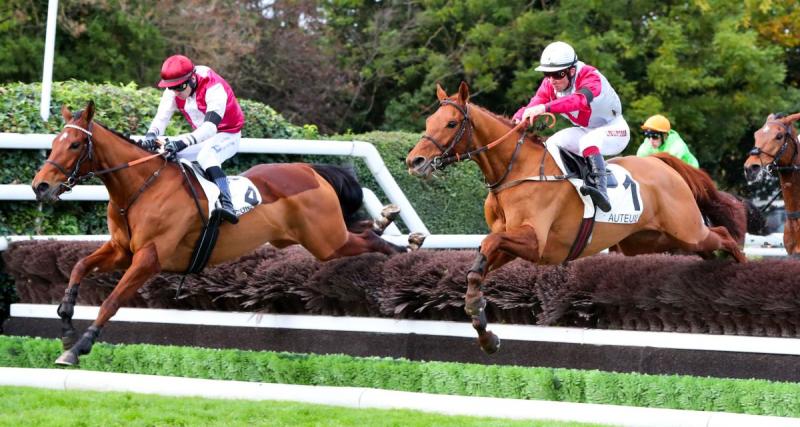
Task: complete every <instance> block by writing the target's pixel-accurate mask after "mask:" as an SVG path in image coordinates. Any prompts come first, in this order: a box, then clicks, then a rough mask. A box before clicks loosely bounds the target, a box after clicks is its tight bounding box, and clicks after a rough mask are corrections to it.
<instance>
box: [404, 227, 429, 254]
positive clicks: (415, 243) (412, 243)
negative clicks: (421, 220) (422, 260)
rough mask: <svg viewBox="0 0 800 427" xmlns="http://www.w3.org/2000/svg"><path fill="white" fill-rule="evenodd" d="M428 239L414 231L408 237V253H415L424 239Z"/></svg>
mask: <svg viewBox="0 0 800 427" xmlns="http://www.w3.org/2000/svg"><path fill="white" fill-rule="evenodd" d="M426 237H428V236H426V235H424V234H422V233H420V232H419V231H415V232H413V233H411V234H409V235H408V249H409V250H410V251H416V250H418V249H419V248H421V247H422V244H423V243H424V242H425V238H426Z"/></svg>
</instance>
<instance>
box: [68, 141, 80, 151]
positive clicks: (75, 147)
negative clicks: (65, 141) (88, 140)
mask: <svg viewBox="0 0 800 427" xmlns="http://www.w3.org/2000/svg"><path fill="white" fill-rule="evenodd" d="M80 146H81V143H80V142H73V143H72V144H70V145H69V149H70V150H75V149H77V148H78V147H80Z"/></svg>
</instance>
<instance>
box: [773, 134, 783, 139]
mask: <svg viewBox="0 0 800 427" xmlns="http://www.w3.org/2000/svg"><path fill="white" fill-rule="evenodd" d="M775 139H783V134H782V133H779V134H778V136H776V137H775Z"/></svg>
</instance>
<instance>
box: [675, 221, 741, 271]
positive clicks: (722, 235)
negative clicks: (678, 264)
mask: <svg viewBox="0 0 800 427" xmlns="http://www.w3.org/2000/svg"><path fill="white" fill-rule="evenodd" d="M708 231H709V232H708V234H707V235H706V237H705V238H704V239H703V240H701V241H699V242H697V243H690V242H685V241H680V240H678V242H679V243H680V245H681V247H682V248H683V249H684V250H686V251H689V252H695V253H697V254H699V255H700V256H703V257H708V255H709V254H710V253H713V252H714V251H716V250H719V249H722V250H723V251H725V252H728V253H729V254H731V255H732V256H733V258H734V259H735V260H736V261H737V262H740V263H741V262H747V257H746V256H745V255H744V252H742V249H741V248H739V244H738V243H736V240H734V239H733V237H732V236H731V233H730V232H728V229H727V228H725V227H708ZM673 237H674V236H673ZM676 239H677V238H676Z"/></svg>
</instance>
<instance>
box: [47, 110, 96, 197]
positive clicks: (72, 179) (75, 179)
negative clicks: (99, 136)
mask: <svg viewBox="0 0 800 427" xmlns="http://www.w3.org/2000/svg"><path fill="white" fill-rule="evenodd" d="M92 124H93V123H92V122H89V129H84V128H82V127H80V126H78V125H73V124H66V125H64V128H70V129H77V130H79V131H81V132H83V133H85V134H86V145H85V146H84V150H83V151H81V156H80V157H78V161H77V162H75V167H74V168H73V169H72V172H67V169H66V168H65V167H64V166H61V165H60V164H58V163H57V162H54V161H53V160H50V159H47V160H45V163H49V164H51V165H53V166H54V167H55V168H56V169H58V171H59V172H61V173H62V174H64V176H65V177H67V180H66V181H65V182H62V183H61V186H62V187H66V191H71V190H72V187H74V186H76V185H78V184H79V183H81V182H83V181H85V180H87V179H90V178H91V177H92V176H94V172H91V171H90V172H89V173H87V174H86V175H82V176H78V174H79V173H80V170H81V166H82V165H83V162H85V161H86V160H89V161H90V162H92V165H94V142H93V141H92V130H91V129H92Z"/></svg>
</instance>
